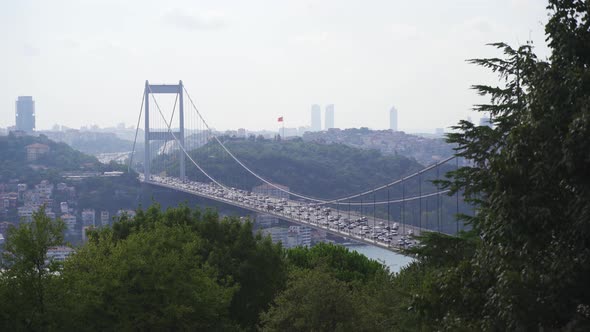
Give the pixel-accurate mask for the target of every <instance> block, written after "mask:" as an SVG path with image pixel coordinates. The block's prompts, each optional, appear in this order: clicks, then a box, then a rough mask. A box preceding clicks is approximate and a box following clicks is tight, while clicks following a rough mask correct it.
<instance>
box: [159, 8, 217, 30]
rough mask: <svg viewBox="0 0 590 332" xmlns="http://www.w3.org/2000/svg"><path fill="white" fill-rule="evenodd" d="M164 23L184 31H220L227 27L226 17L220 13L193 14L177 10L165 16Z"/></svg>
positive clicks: (163, 17)
mask: <svg viewBox="0 0 590 332" xmlns="http://www.w3.org/2000/svg"><path fill="white" fill-rule="evenodd" d="M162 21H163V22H164V23H165V24H169V25H172V26H175V27H177V28H180V29H184V30H218V29H221V28H224V27H225V26H226V25H227V22H226V17H225V15H224V14H223V13H221V12H219V11H205V12H203V13H199V14H193V13H187V12H186V11H182V10H180V9H175V10H171V11H169V12H167V13H166V14H164V15H163V16H162Z"/></svg>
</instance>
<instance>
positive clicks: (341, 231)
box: [141, 179, 422, 253]
mask: <svg viewBox="0 0 590 332" xmlns="http://www.w3.org/2000/svg"><path fill="white" fill-rule="evenodd" d="M141 181H142V182H144V183H147V184H150V185H154V186H159V187H163V188H168V189H172V190H176V191H181V192H185V193H188V194H191V195H195V196H199V197H203V198H207V199H211V200H214V201H217V202H221V203H225V204H229V205H232V206H236V207H239V208H242V209H246V210H249V211H253V212H257V213H263V214H268V215H272V216H275V217H277V218H279V219H283V220H286V221H289V222H292V223H297V224H301V225H305V226H309V227H311V228H314V229H319V230H323V231H326V232H328V233H330V234H333V235H337V236H341V237H344V238H347V239H352V240H354V241H358V242H361V243H364V244H368V245H372V246H377V247H380V248H383V249H386V250H389V251H393V252H398V253H399V252H401V251H402V249H403V248H404V247H402V246H400V245H397V244H396V243H395V242H396V241H395V240H397V239H401V237H402V236H404V235H406V234H403V233H402V234H399V235H398V236H397V238H395V239H393V240H392V241H391V242H389V243H388V242H383V241H379V240H377V239H372V238H369V237H368V236H363V235H360V234H355V233H354V232H353V231H352V230H350V229H348V228H346V227H335V226H333V225H330V224H328V225H321V224H318V223H315V222H314V220H309V221H307V220H304V219H303V218H301V217H294V216H293V215H291V214H290V213H287V212H286V211H275V210H268V209H261V208H258V207H256V206H253V205H250V204H244V203H243V202H240V201H238V200H235V199H229V198H225V197H219V196H216V195H212V194H209V193H205V192H202V191H198V190H194V189H189V188H182V187H177V186H174V185H172V184H168V183H163V182H159V181H153V180H149V181H145V180H143V179H141ZM288 202H289V204H292V205H300V204H301V202H297V201H291V200H288ZM352 215H354V216H355V217H358V216H359V214H357V213H355V214H352ZM386 221H387V220H383V219H376V220H372V219H371V220H369V223H370V224H371V223H373V227H374V226H375V225H374V223H376V222H386ZM403 227H404V231H408V230H411V231H412V232H413V234H414V235H419V234H420V232H421V231H422V229H420V228H418V227H415V226H412V225H403Z"/></svg>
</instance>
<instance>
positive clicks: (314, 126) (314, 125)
mask: <svg viewBox="0 0 590 332" xmlns="http://www.w3.org/2000/svg"><path fill="white" fill-rule="evenodd" d="M320 130H322V109H321V108H320V105H317V104H313V105H311V131H320Z"/></svg>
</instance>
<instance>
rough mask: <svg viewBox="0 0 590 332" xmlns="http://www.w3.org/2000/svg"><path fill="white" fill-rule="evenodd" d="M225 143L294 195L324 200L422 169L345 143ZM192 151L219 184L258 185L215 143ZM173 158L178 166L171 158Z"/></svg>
mask: <svg viewBox="0 0 590 332" xmlns="http://www.w3.org/2000/svg"><path fill="white" fill-rule="evenodd" d="M225 144H226V146H227V147H228V149H229V150H230V151H232V153H233V154H234V155H235V156H236V157H237V158H239V159H240V160H241V161H242V162H244V164H246V165H247V166H248V167H249V168H250V169H252V170H253V171H255V172H256V173H258V174H261V175H263V176H265V177H266V178H267V179H268V180H270V181H273V182H275V183H279V184H281V185H285V186H288V187H289V188H291V190H292V191H295V192H298V193H303V194H306V195H312V196H315V197H323V198H328V197H336V196H338V197H339V196H342V195H346V194H349V193H352V192H358V191H361V190H366V189H370V188H374V187H375V186H377V185H381V184H383V183H386V182H387V181H391V180H392V179H396V178H399V177H401V176H403V175H407V174H410V173H412V172H414V171H416V170H418V169H421V168H422V165H420V164H419V163H418V162H416V161H413V160H410V159H408V158H405V157H402V156H384V155H383V154H381V153H380V152H378V151H376V150H362V149H357V148H352V147H349V146H346V145H343V144H319V143H314V142H304V141H302V140H289V141H282V142H276V141H271V140H256V141H253V140H243V139H241V140H240V139H226V143H225ZM191 154H192V156H193V158H194V159H195V160H196V161H197V162H198V163H199V164H200V165H201V166H202V167H203V168H204V169H205V170H206V171H207V172H209V173H210V175H211V176H213V177H214V178H217V179H220V180H221V181H222V182H223V183H226V184H229V185H231V186H234V187H239V188H243V189H252V187H254V186H257V185H260V184H261V183H262V182H261V181H260V180H258V179H256V178H255V177H254V176H252V175H250V174H248V173H247V172H246V171H245V170H244V169H243V168H242V167H241V166H240V165H238V164H237V163H236V162H234V161H233V160H232V159H231V158H230V157H229V156H228V155H227V153H225V152H224V151H222V150H221V147H219V146H218V144H216V143H210V144H208V145H206V146H204V147H201V148H199V149H197V150H195V151H192V153H191ZM172 158H173V157H172ZM171 162H172V164H173V165H176V161H175V160H174V161H171ZM188 164H190V163H187V165H188ZM187 175H188V176H189V177H190V178H195V179H199V180H203V181H205V178H204V177H203V176H202V175H201V174H200V172H199V171H198V170H197V169H196V168H195V167H189V166H187Z"/></svg>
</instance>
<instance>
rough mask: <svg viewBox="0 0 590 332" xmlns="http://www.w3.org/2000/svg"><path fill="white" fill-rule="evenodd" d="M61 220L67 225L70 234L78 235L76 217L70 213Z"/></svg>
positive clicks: (63, 215)
mask: <svg viewBox="0 0 590 332" xmlns="http://www.w3.org/2000/svg"><path fill="white" fill-rule="evenodd" d="M61 220H63V222H64V224H66V228H67V233H68V234H70V235H72V234H75V233H76V221H77V220H76V216H74V215H71V214H69V213H66V214H62V216H61Z"/></svg>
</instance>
